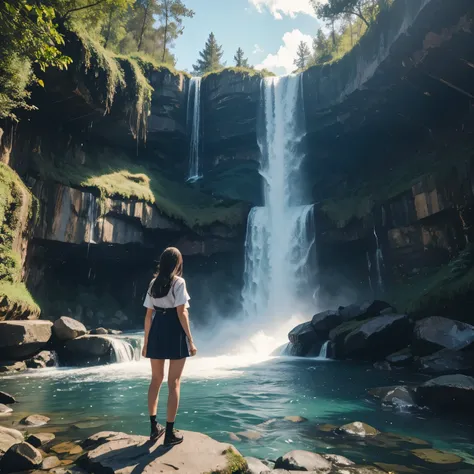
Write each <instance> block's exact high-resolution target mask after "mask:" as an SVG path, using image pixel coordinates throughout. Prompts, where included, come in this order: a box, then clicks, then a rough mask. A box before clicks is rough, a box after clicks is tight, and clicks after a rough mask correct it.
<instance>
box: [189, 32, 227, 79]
mask: <svg viewBox="0 0 474 474" xmlns="http://www.w3.org/2000/svg"><path fill="white" fill-rule="evenodd" d="M223 55H224V52H223V51H222V46H220V45H218V44H217V41H216V37H215V36H214V33H211V34H210V35H209V38H208V39H207V41H206V45H205V46H204V49H203V50H202V51H200V52H199V56H201V58H200V59H198V60H197V64H194V65H193V69H194V73H195V74H200V75H202V74H205V73H206V72H211V71H216V70H218V69H222V68H223V67H224V64H222V62H221V60H222V56H223Z"/></svg>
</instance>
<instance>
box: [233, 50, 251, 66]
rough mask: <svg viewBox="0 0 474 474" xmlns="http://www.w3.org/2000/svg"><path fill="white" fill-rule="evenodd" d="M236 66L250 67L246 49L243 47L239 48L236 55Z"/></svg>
mask: <svg viewBox="0 0 474 474" xmlns="http://www.w3.org/2000/svg"><path fill="white" fill-rule="evenodd" d="M234 61H235V66H236V67H246V68H249V67H250V66H249V60H248V59H247V58H246V57H245V54H244V51H243V49H242V48H239V49H238V50H237V52H236V53H235V56H234Z"/></svg>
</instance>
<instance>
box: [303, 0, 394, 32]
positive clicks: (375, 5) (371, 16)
mask: <svg viewBox="0 0 474 474" xmlns="http://www.w3.org/2000/svg"><path fill="white" fill-rule="evenodd" d="M311 4H312V5H313V7H314V9H315V11H316V14H317V16H318V18H320V19H322V20H326V21H329V22H332V21H336V20H340V19H341V18H342V17H343V16H344V15H351V16H356V17H358V18H360V19H361V20H362V21H363V22H364V23H365V24H366V25H367V26H369V24H370V23H371V22H373V21H374V20H375V18H376V17H377V15H378V13H379V12H380V10H381V9H382V8H385V7H386V6H387V5H388V0H328V1H325V2H323V1H321V0H311Z"/></svg>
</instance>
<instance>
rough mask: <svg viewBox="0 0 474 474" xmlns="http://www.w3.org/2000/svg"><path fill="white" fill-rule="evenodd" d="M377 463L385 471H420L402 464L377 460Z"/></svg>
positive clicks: (412, 473) (404, 473)
mask: <svg viewBox="0 0 474 474" xmlns="http://www.w3.org/2000/svg"><path fill="white" fill-rule="evenodd" d="M375 465H376V466H377V467H380V468H381V469H383V470H384V471H385V472H396V473H397V474H418V473H419V471H415V469H412V468H411V467H408V466H401V465H400V464H387V463H384V462H376V463H375Z"/></svg>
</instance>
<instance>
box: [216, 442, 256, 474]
mask: <svg viewBox="0 0 474 474" xmlns="http://www.w3.org/2000/svg"><path fill="white" fill-rule="evenodd" d="M223 454H225V456H226V458H227V467H226V468H224V469H219V470H217V471H212V472H210V473H209V474H245V473H246V472H247V471H248V465H247V461H246V460H245V459H244V458H243V456H242V455H241V454H239V453H237V452H236V451H235V450H234V449H233V448H231V447H229V448H228V449H226V450H225V451H224V452H223Z"/></svg>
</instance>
